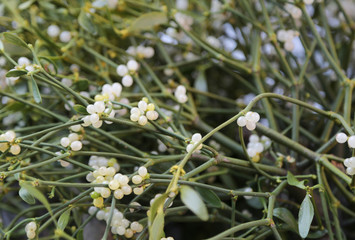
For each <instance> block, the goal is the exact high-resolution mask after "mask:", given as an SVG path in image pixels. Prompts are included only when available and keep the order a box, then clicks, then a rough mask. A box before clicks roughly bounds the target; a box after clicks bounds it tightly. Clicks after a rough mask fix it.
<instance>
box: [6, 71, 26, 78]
mask: <svg viewBox="0 0 355 240" xmlns="http://www.w3.org/2000/svg"><path fill="white" fill-rule="evenodd" d="M25 74H27V72H26V71H24V70H10V71H8V72H7V73H6V77H19V76H22V75H25Z"/></svg>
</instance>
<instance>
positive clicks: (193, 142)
mask: <svg viewBox="0 0 355 240" xmlns="http://www.w3.org/2000/svg"><path fill="white" fill-rule="evenodd" d="M201 139H202V136H201V134H200V133H195V134H194V135H192V137H191V141H190V143H189V144H188V145H187V146H186V151H187V152H191V151H192V149H193V148H194V147H195V146H196V144H197V143H198V142H199V141H200V140H201ZM201 148H202V144H200V145H199V146H198V147H197V148H196V149H195V151H194V152H196V153H199V152H200V149H201Z"/></svg>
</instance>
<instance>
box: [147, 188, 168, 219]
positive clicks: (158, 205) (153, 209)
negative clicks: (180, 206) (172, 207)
mask: <svg viewBox="0 0 355 240" xmlns="http://www.w3.org/2000/svg"><path fill="white" fill-rule="evenodd" d="M167 196H168V195H167V194H166V193H164V194H163V195H161V196H160V197H158V198H156V199H155V200H154V202H153V204H152V206H151V207H150V210H149V214H148V221H149V222H150V223H153V221H154V218H155V215H156V214H157V212H158V209H159V208H161V207H162V206H164V202H165V200H166V198H167Z"/></svg>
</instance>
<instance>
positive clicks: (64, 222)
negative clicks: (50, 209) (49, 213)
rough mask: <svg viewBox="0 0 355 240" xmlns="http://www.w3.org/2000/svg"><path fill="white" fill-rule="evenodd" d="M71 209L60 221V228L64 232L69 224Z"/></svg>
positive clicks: (63, 214)
mask: <svg viewBox="0 0 355 240" xmlns="http://www.w3.org/2000/svg"><path fill="white" fill-rule="evenodd" d="M70 213H71V208H69V209H67V210H66V211H65V212H64V213H62V215H60V217H59V219H58V228H59V229H61V230H64V229H65V228H66V226H67V225H68V223H69V218H70Z"/></svg>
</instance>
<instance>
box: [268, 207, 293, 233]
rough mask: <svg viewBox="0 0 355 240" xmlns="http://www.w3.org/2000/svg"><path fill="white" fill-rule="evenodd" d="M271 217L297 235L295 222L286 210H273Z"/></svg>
mask: <svg viewBox="0 0 355 240" xmlns="http://www.w3.org/2000/svg"><path fill="white" fill-rule="evenodd" d="M273 215H274V216H275V217H277V218H279V219H280V220H282V221H284V222H285V223H286V224H287V225H288V226H289V227H290V228H291V229H292V230H293V231H295V232H296V233H298V227H297V221H296V219H295V218H294V216H293V215H292V213H291V212H290V211H289V210H288V209H287V208H275V209H274V211H273Z"/></svg>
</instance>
